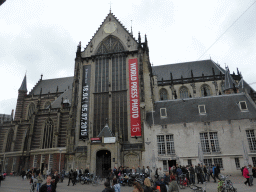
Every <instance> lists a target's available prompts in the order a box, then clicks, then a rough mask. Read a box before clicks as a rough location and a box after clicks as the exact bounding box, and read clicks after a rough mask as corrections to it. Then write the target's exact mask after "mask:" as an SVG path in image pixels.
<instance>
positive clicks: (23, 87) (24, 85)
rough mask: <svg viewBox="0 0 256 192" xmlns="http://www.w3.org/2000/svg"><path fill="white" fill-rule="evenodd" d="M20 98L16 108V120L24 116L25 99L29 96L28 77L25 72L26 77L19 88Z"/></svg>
mask: <svg viewBox="0 0 256 192" xmlns="http://www.w3.org/2000/svg"><path fill="white" fill-rule="evenodd" d="M18 92H19V93H18V99H17V105H16V110H15V117H14V120H19V119H21V118H22V114H23V105H24V99H25V97H26V96H27V92H28V90H27V77H26V74H25V77H24V79H23V81H22V83H21V86H20V88H19V90H18Z"/></svg>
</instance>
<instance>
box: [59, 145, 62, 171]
mask: <svg viewBox="0 0 256 192" xmlns="http://www.w3.org/2000/svg"><path fill="white" fill-rule="evenodd" d="M59 151H60V158H59V173H60V163H61V151H62V149H60V150H59Z"/></svg>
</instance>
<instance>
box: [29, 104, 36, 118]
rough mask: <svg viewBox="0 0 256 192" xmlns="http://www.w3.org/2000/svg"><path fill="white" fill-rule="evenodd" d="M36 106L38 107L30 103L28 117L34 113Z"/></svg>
mask: <svg viewBox="0 0 256 192" xmlns="http://www.w3.org/2000/svg"><path fill="white" fill-rule="evenodd" d="M35 108H36V106H35V104H34V103H30V105H29V108H28V119H29V118H30V117H31V116H32V115H33V113H34V111H35Z"/></svg>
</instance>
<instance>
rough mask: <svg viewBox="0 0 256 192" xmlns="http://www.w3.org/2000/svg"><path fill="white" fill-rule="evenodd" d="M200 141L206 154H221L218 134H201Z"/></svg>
mask: <svg viewBox="0 0 256 192" xmlns="http://www.w3.org/2000/svg"><path fill="white" fill-rule="evenodd" d="M200 141H201V146H202V150H203V152H204V153H218V152H220V147H219V140H218V135H217V132H209V133H208V132H206V133H200Z"/></svg>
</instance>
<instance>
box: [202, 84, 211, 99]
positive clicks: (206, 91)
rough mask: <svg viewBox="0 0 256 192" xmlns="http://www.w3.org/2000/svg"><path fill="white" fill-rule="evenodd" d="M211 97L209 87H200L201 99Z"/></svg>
mask: <svg viewBox="0 0 256 192" xmlns="http://www.w3.org/2000/svg"><path fill="white" fill-rule="evenodd" d="M210 95H211V88H210V86H209V85H206V84H204V85H202V87H201V96H202V97H206V96H210Z"/></svg>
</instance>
